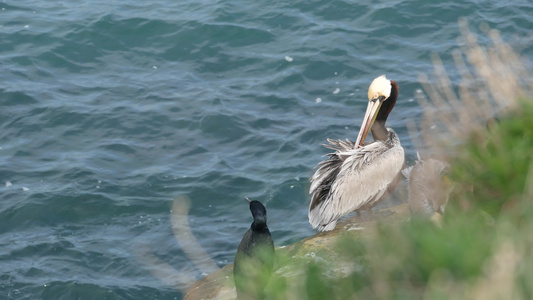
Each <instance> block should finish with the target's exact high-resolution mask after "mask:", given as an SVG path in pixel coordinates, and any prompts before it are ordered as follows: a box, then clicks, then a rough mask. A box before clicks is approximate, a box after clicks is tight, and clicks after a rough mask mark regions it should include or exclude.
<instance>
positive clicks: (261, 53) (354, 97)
mask: <svg viewBox="0 0 533 300" xmlns="http://www.w3.org/2000/svg"><path fill="white" fill-rule="evenodd" d="M460 17H467V18H468V21H469V23H470V26H471V29H472V30H473V31H474V32H475V33H478V34H479V33H480V32H481V31H480V30H479V26H480V25H481V24H485V23H486V24H488V25H489V26H490V27H491V28H495V29H498V30H500V31H501V33H502V36H503V38H504V39H505V40H506V41H507V42H509V43H510V44H511V45H512V46H513V47H515V48H516V49H518V50H519V51H520V52H521V54H522V55H524V56H525V57H528V58H531V56H532V54H533V48H532V46H531V45H532V43H531V42H532V40H533V37H532V35H531V30H532V29H533V2H531V1H520V0H518V1H455V2H449V3H441V4H438V3H433V2H428V1H422V0H418V1H403V0H398V1H380V2H378V3H375V2H374V1H337V0H334V1H298V0H297V1H285V3H283V2H278V1H274V2H268V3H266V2H264V3H260V2H257V1H246V0H240V1H136V0H129V1H117V0H108V1H99V0H98V1H81V0H79V1H30V0H26V1H9V0H4V1H3V2H0V66H1V69H0V70H1V72H0V299H181V298H182V296H183V295H182V294H181V293H180V292H179V291H178V290H176V289H175V288H173V287H171V286H169V285H167V284H165V283H164V282H163V281H162V280H160V279H158V278H157V277H156V276H154V275H153V274H152V273H151V272H150V271H148V268H147V266H146V263H145V262H143V261H142V260H141V259H139V257H138V255H137V254H136V253H137V251H136V250H138V249H139V248H142V247H147V248H148V249H150V252H151V253H152V254H153V255H154V256H155V257H157V258H159V259H160V260H162V261H164V262H166V263H168V264H169V265H170V266H172V267H173V268H174V269H175V270H176V271H177V272H181V273H184V272H185V271H187V272H188V273H190V272H192V274H194V276H195V277H196V278H200V277H201V276H202V270H199V269H197V267H196V266H195V265H194V264H193V263H191V261H190V260H189V259H188V258H187V257H186V256H185V255H184V253H183V251H182V249H181V248H180V245H179V244H178V242H177V241H176V239H175V238H174V235H173V232H172V230H171V223H170V216H171V205H172V201H173V199H174V198H175V197H177V196H180V195H184V196H188V197H189V198H190V199H191V201H192V205H191V211H190V216H189V222H190V225H191V229H192V231H193V233H194V236H195V237H196V238H197V239H198V241H199V243H200V244H201V246H202V247H203V248H205V250H206V251H207V252H208V254H209V255H210V256H211V257H212V258H213V259H214V261H215V262H216V263H217V264H218V265H219V266H224V265H226V264H228V263H232V262H233V257H234V254H235V250H236V248H237V245H238V243H239V241H240V239H241V237H242V234H243V233H244V231H245V230H246V228H247V227H248V226H249V223H250V222H251V216H250V214H249V211H248V207H247V205H246V204H245V202H244V201H243V200H242V198H243V197H244V196H248V197H250V198H251V199H256V200H260V201H262V202H263V203H264V204H265V205H266V207H267V209H268V213H269V224H270V229H271V231H272V233H273V237H274V240H275V244H276V245H277V246H281V245H286V244H289V243H292V242H295V241H298V240H300V239H302V238H304V237H306V236H309V235H311V234H312V233H313V230H312V229H311V227H310V225H309V224H308V221H307V206H308V202H309V196H308V188H309V184H308V178H309V177H310V175H311V174H312V172H313V167H314V166H315V165H316V163H317V162H318V161H320V159H321V156H322V155H323V154H325V153H326V152H327V150H326V149H324V148H322V147H321V144H322V143H324V142H325V139H326V137H331V138H345V137H350V138H351V139H355V138H356V135H357V131H358V129H359V126H360V122H361V119H362V117H363V115H364V109H365V107H366V101H367V100H366V92H367V88H368V85H369V84H370V82H371V80H372V79H373V78H374V77H376V76H378V75H381V74H387V76H388V77H389V78H391V79H394V80H396V81H397V82H398V84H399V86H400V97H399V100H398V103H397V105H396V108H395V110H394V111H393V113H392V114H391V116H390V118H389V122H388V125H389V126H391V127H393V128H394V129H395V130H396V132H397V133H398V134H399V136H400V139H401V140H402V144H403V146H404V148H405V149H406V153H407V156H408V159H409V160H412V157H413V156H414V154H415V153H416V149H414V147H413V145H412V143H411V141H410V139H409V137H408V134H407V130H406V125H405V124H406V123H405V122H406V120H408V119H414V120H415V121H417V120H419V119H420V116H421V113H422V111H421V109H420V107H419V105H418V104H417V102H416V101H414V97H415V96H414V95H415V93H416V92H417V90H419V89H421V86H420V84H419V83H418V81H417V76H418V75H419V74H420V73H431V72H432V69H433V67H432V63H431V55H432V53H438V54H440V55H441V56H442V59H443V61H444V64H445V66H446V67H450V75H451V76H452V80H454V81H457V80H458V79H459V78H458V75H457V73H456V72H455V71H453V70H454V69H453V68H451V67H452V66H453V60H452V58H451V53H452V51H453V50H454V49H457V38H458V37H459V35H460V33H459V29H458V24H457V20H458V19H459V18H460ZM479 39H480V40H479V41H480V43H482V44H485V43H488V38H486V37H483V36H482V35H480V38H479Z"/></svg>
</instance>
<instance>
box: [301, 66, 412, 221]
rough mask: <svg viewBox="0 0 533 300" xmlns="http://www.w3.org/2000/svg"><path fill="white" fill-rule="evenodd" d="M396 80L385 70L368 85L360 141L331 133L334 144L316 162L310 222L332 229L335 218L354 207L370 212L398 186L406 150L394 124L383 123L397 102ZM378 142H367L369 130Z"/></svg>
mask: <svg viewBox="0 0 533 300" xmlns="http://www.w3.org/2000/svg"><path fill="white" fill-rule="evenodd" d="M397 96H398V85H397V84H396V83H395V82H394V81H390V80H388V79H387V78H386V77H385V76H380V77H378V78H376V79H375V80H374V81H373V82H372V84H371V85H370V88H369V91H368V98H369V104H368V108H367V111H366V114H365V118H364V120H363V124H362V126H361V130H360V131H359V135H358V137H357V140H356V142H355V143H354V142H351V141H349V140H346V141H341V140H339V141H334V140H331V139H328V142H329V145H325V146H326V147H328V148H330V149H333V150H335V152H334V153H330V154H329V157H328V158H327V159H326V160H324V161H322V162H320V163H319V164H318V168H317V170H316V172H315V174H314V175H313V176H312V177H311V188H310V191H309V193H310V194H312V199H311V204H310V206H309V223H311V225H312V226H313V228H318V230H320V231H328V230H333V229H334V228H335V226H336V224H337V220H338V219H339V218H341V217H342V216H344V215H346V214H348V213H350V212H352V211H360V210H367V211H368V212H371V209H372V207H373V206H375V205H376V204H377V203H378V202H379V201H380V200H381V199H383V198H384V196H385V195H386V194H387V192H388V191H390V190H391V189H393V188H394V187H395V184H396V182H397V179H398V178H399V176H398V175H399V174H400V171H401V169H402V167H403V165H404V161H405V158H404V151H403V148H402V146H401V145H400V140H399V138H398V136H397V135H396V133H395V132H394V130H392V129H390V128H386V127H385V122H386V120H387V117H388V115H389V113H390V111H391V110H392V108H393V107H394V104H395V103H396V99H397ZM370 130H371V131H372V135H373V136H374V142H372V143H366V144H365V143H364V140H365V138H366V136H367V134H368V132H369V131H370Z"/></svg>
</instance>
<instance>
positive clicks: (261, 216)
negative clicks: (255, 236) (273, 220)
mask: <svg viewBox="0 0 533 300" xmlns="http://www.w3.org/2000/svg"><path fill="white" fill-rule="evenodd" d="M244 199H245V200H246V201H247V202H248V203H250V211H251V212H252V216H253V217H254V222H253V223H252V227H253V228H257V229H260V228H264V227H266V224H267V211H266V208H265V207H264V206H263V204H262V203H261V202H259V201H255V200H254V201H250V200H249V199H248V198H244Z"/></svg>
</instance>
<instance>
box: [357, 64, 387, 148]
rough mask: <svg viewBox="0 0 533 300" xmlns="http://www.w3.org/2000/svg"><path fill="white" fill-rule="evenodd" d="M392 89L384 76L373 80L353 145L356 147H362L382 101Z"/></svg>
mask: <svg viewBox="0 0 533 300" xmlns="http://www.w3.org/2000/svg"><path fill="white" fill-rule="evenodd" d="M391 89H392V84H391V81H390V80H388V79H387V77H386V76H385V75H381V76H379V77H377V78H376V79H374V81H372V83H371V84H370V87H369V88H368V101H369V102H368V106H367V108H366V113H365V118H364V119H363V124H362V125H361V129H360V130H359V135H358V136H357V140H356V142H355V144H356V145H357V146H356V147H360V146H362V145H363V142H364V141H365V138H366V136H367V135H368V133H369V132H370V128H372V125H373V124H374V121H375V120H376V117H377V115H378V112H379V109H380V107H381V104H382V103H383V101H385V100H387V99H388V98H389V97H390V94H391Z"/></svg>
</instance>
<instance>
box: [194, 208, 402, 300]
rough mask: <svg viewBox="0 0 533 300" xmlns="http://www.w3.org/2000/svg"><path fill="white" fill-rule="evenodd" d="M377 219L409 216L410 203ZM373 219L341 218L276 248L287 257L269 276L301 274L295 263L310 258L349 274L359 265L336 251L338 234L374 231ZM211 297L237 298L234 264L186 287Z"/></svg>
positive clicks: (335, 273)
mask: <svg viewBox="0 0 533 300" xmlns="http://www.w3.org/2000/svg"><path fill="white" fill-rule="evenodd" d="M374 216H375V218H376V219H378V220H379V221H380V222H383V221H384V222H401V221H404V220H407V218H408V217H409V207H408V205H407V204H402V205H398V206H394V207H389V208H387V209H383V210H380V211H378V212H376V213H374ZM374 225H375V222H374V221H367V220H363V219H361V218H359V217H356V216H354V217H352V218H348V219H345V220H342V221H340V222H339V223H338V224H337V227H336V228H335V229H334V230H332V231H327V232H319V233H317V234H315V235H313V236H310V237H308V238H305V239H303V240H302V241H300V242H298V243H295V244H292V245H288V246H282V247H277V248H276V257H288V258H290V260H289V261H288V263H286V264H284V265H283V266H280V265H279V264H278V261H277V262H276V265H275V266H274V274H273V275H272V279H271V282H272V280H275V278H276V277H286V278H288V277H293V276H298V275H300V273H299V272H301V268H293V266H294V265H296V264H302V263H305V262H309V261H314V262H318V263H320V262H324V263H327V264H328V266H330V267H328V269H329V270H331V272H329V273H328V274H324V275H325V276H330V277H337V278H342V277H346V276H348V275H350V274H351V273H352V272H354V270H356V269H357V268H358V267H360V266H358V265H357V262H353V261H345V260H344V259H343V257H342V256H341V255H340V254H339V253H336V252H335V251H334V250H332V249H334V245H335V243H336V241H337V239H338V237H339V236H343V237H344V236H349V237H354V238H360V237H361V236H370V235H372V234H374V230H373V227H374ZM210 299H236V292H235V285H234V283H233V264H230V265H226V266H225V267H223V268H222V269H220V270H218V271H215V272H213V273H211V274H209V275H207V276H205V277H204V278H202V279H200V280H198V281H197V282H195V283H194V284H193V285H192V286H191V287H190V288H189V290H188V291H187V294H186V295H185V297H184V300H210Z"/></svg>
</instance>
